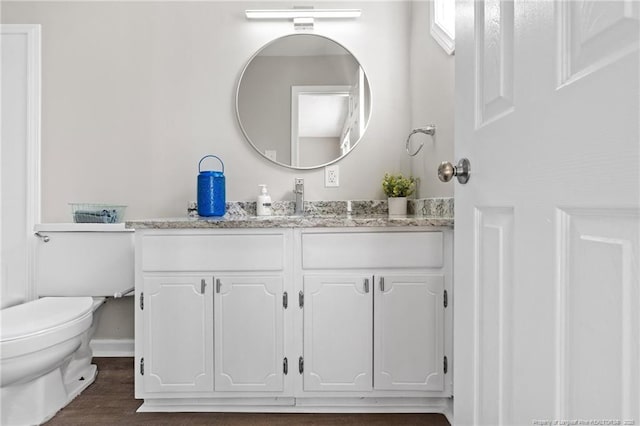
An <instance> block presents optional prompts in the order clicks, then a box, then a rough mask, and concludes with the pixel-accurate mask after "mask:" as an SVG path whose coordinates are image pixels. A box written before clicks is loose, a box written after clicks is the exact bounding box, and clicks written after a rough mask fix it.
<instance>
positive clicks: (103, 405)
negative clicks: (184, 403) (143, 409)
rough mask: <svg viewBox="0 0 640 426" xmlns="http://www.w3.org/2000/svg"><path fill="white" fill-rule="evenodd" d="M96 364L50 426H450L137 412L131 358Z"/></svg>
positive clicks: (432, 419)
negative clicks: (95, 374)
mask: <svg viewBox="0 0 640 426" xmlns="http://www.w3.org/2000/svg"><path fill="white" fill-rule="evenodd" d="M94 363H95V364H97V366H98V371H99V372H98V377H97V378H96V381H95V382H94V383H93V384H92V385H91V386H89V387H88V388H87V389H85V391H84V392H83V393H82V394H81V395H80V396H78V397H77V398H76V399H75V400H73V401H72V402H71V404H69V405H68V406H66V407H65V408H63V409H62V410H61V411H60V412H59V413H58V414H56V416H55V417H54V418H53V419H51V420H50V421H48V422H47V423H46V424H47V425H48V426H73V425H119V424H123V425H150V426H151V425H153V426H156V425H158V426H160V425H184V426H191V425H211V424H215V425H221V426H239V425H243V426H252V425H260V426H292V425H310V426H333V425H336V424H344V425H354V426H357V425H367V426H370V425H371V426H382V425H384V426H386V425H406V426H418V425H420V426H449V422H448V421H447V419H446V418H445V417H444V416H443V415H441V414H281V413H268V414H261V413H136V410H137V409H138V407H139V406H140V405H141V404H142V401H140V400H137V399H135V398H134V397H133V392H134V391H133V358H94Z"/></svg>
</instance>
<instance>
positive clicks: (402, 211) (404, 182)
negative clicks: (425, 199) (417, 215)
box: [382, 173, 416, 216]
mask: <svg viewBox="0 0 640 426" xmlns="http://www.w3.org/2000/svg"><path fill="white" fill-rule="evenodd" d="M415 183H416V180H415V179H414V178H413V177H408V178H407V177H404V176H403V175H402V174H398V175H392V174H389V173H385V174H384V179H382V190H383V191H384V193H385V194H386V195H387V197H389V199H388V202H389V216H406V215H407V197H408V196H409V195H411V194H413V191H415Z"/></svg>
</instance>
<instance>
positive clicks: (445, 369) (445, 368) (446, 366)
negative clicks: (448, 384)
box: [443, 356, 449, 374]
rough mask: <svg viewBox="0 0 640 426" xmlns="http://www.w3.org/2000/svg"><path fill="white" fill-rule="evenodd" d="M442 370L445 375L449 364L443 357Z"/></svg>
mask: <svg viewBox="0 0 640 426" xmlns="http://www.w3.org/2000/svg"><path fill="white" fill-rule="evenodd" d="M443 364H444V365H443V367H444V368H443V369H444V374H447V371H449V362H448V361H447V357H446V356H445V357H444V363H443Z"/></svg>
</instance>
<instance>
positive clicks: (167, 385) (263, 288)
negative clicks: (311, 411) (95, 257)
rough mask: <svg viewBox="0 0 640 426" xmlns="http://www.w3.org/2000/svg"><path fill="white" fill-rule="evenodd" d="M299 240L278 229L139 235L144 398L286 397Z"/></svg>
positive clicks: (139, 384)
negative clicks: (293, 243) (291, 261)
mask: <svg viewBox="0 0 640 426" xmlns="http://www.w3.org/2000/svg"><path fill="white" fill-rule="evenodd" d="M289 239H290V232H287V231H277V230H276V231H273V230H209V229H207V230H194V229H190V230H156V229H149V230H140V231H137V232H136V298H137V305H136V362H137V363H138V364H139V368H138V371H137V375H136V397H138V398H145V399H147V400H149V399H153V398H180V397H184V398H203V397H213V396H229V395H230V394H235V393H237V392H238V391H241V392H244V393H243V394H247V395H250V394H251V392H254V394H253V395H254V396H255V395H265V394H266V395H272V394H275V395H283V394H284V391H285V390H286V386H285V380H284V369H283V362H284V351H285V328H284V327H285V323H284V309H285V308H284V306H283V301H284V300H283V296H284V287H285V284H286V282H287V279H288V278H286V277H288V276H289V275H286V273H285V265H287V259H286V256H285V252H290V251H291V250H290V248H288V247H287V245H288V244H289V243H288V241H289ZM140 284H141V285H140ZM289 393H290V391H289ZM283 402H286V401H283Z"/></svg>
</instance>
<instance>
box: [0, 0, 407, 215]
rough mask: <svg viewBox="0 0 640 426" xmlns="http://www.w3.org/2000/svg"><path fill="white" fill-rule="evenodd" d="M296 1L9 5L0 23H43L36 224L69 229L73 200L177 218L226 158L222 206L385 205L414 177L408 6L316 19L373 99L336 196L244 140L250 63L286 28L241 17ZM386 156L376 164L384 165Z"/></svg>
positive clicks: (315, 177)
mask: <svg viewBox="0 0 640 426" xmlns="http://www.w3.org/2000/svg"><path fill="white" fill-rule="evenodd" d="M258 6H259V7H260V8H278V7H280V8H282V7H290V6H291V3H290V2H279V3H277V2H258V3H251V2H244V1H233V2H231V1H228V2H218V1H216V2H95V1H89V2H77V1H73V2H11V1H9V2H3V5H2V21H3V22H5V23H38V24H42V39H43V40H42V42H43V46H42V55H43V58H42V60H43V62H42V63H43V65H42V68H43V104H42V119H43V121H42V127H43V128H42V194H43V200H42V203H43V206H42V218H43V220H44V221H46V222H57V221H69V220H70V218H71V216H70V213H69V208H68V206H67V203H69V202H113V203H122V204H127V205H128V206H129V208H128V210H127V214H126V218H127V219H136V218H148V217H168V216H183V215H184V214H185V210H186V206H187V201H189V200H195V199H196V175H197V163H198V160H199V159H200V158H201V157H202V156H203V155H205V154H217V155H219V156H220V157H222V159H223V160H224V161H225V166H226V173H225V174H226V178H227V199H228V200H253V199H255V197H256V195H257V193H258V188H257V184H259V183H266V184H268V185H269V190H270V192H271V194H272V197H273V198H274V199H275V200H284V199H291V198H292V193H291V190H292V189H293V180H294V177H296V176H302V177H304V178H305V183H306V199H307V200H328V199H366V198H382V196H383V194H382V191H381V189H380V181H381V178H382V176H383V175H384V172H385V171H399V170H403V169H404V170H406V169H408V158H407V156H406V155H405V154H404V152H403V148H402V140H403V137H404V135H405V134H406V132H407V129H408V128H409V114H410V104H409V101H408V99H409V69H408V63H409V62H408V53H409V28H410V19H411V18H410V10H411V7H410V3H407V2H398V1H391V2H362V3H357V2H353V3H351V2H348V3H347V2H339V3H337V4H332V3H328V2H322V6H323V7H332V6H334V7H358V8H361V9H362V11H363V13H362V17H361V18H360V19H357V20H350V21H347V22H344V21H343V22H337V21H331V22H327V21H324V22H317V23H316V33H318V34H322V35H326V36H329V37H332V38H334V39H335V40H337V41H338V42H340V43H342V44H343V45H344V46H345V47H347V48H348V49H350V50H351V51H352V52H353V53H354V54H355V55H356V56H357V58H358V59H359V61H360V62H361V64H362V66H363V67H364V69H365V71H366V72H367V75H368V77H369V80H370V84H371V88H372V91H373V112H372V118H371V124H370V126H369V130H368V131H367V134H366V136H365V138H366V140H364V141H363V143H361V144H359V145H358V147H357V148H356V149H355V151H354V152H353V153H351V155H349V156H348V157H347V158H345V159H344V160H342V161H341V162H340V172H341V177H340V182H341V187H340V188H328V189H325V188H324V186H323V171H322V170H317V171H305V172H296V171H291V170H288V169H286V168H283V167H281V166H277V165H274V164H271V163H269V162H267V161H265V160H264V159H262V157H260V156H259V155H258V154H257V153H256V152H254V150H253V149H252V148H251V147H250V146H249V145H248V144H247V143H246V142H245V141H244V140H243V137H242V133H241V131H240V129H239V126H238V124H237V120H236V117H235V110H234V96H235V88H236V84H237V79H238V78H239V75H240V72H241V70H242V68H243V66H244V64H245V62H246V61H247V60H248V59H249V57H250V56H251V55H252V54H253V53H254V52H255V51H256V50H257V49H258V48H260V47H262V46H263V45H264V44H266V43H267V42H268V41H270V40H272V39H273V38H275V37H278V36H281V35H284V34H288V33H292V32H293V26H292V24H291V23H290V22H279V21H276V22H256V21H252V22H249V21H247V20H246V19H245V17H244V10H245V9H247V8H256V7H258ZM381 152H384V153H385V154H384V155H380V153H381Z"/></svg>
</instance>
